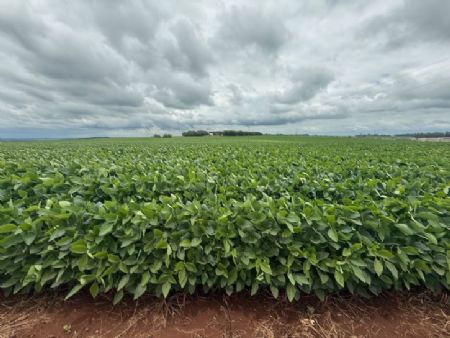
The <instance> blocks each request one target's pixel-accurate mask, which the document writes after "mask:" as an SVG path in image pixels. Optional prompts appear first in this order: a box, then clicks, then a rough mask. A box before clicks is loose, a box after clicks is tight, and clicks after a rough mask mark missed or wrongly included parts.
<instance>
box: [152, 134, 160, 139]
mask: <svg viewBox="0 0 450 338" xmlns="http://www.w3.org/2000/svg"><path fill="white" fill-rule="evenodd" d="M153 137H154V138H160V137H161V135H159V134H155V135H153Z"/></svg>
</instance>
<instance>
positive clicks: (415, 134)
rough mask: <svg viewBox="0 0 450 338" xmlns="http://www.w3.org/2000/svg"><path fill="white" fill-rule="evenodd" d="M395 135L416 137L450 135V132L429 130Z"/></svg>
mask: <svg viewBox="0 0 450 338" xmlns="http://www.w3.org/2000/svg"><path fill="white" fill-rule="evenodd" d="M395 136H400V137H402V136H404V137H416V138H422V137H424V138H434V137H450V132H448V131H447V132H431V133H408V134H397V135H395Z"/></svg>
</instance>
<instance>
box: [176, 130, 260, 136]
mask: <svg viewBox="0 0 450 338" xmlns="http://www.w3.org/2000/svg"><path fill="white" fill-rule="evenodd" d="M210 134H211V135H217V136H256V135H263V133H260V132H259V131H242V130H223V131H213V132H211V133H209V132H207V131H206V130H189V131H185V132H184V133H182V134H181V135H183V136H207V135H210Z"/></svg>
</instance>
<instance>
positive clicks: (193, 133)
mask: <svg viewBox="0 0 450 338" xmlns="http://www.w3.org/2000/svg"><path fill="white" fill-rule="evenodd" d="M181 135H183V136H187V137H189V136H207V135H209V133H208V132H207V131H206V130H188V131H185V132H184V133H182V134H181Z"/></svg>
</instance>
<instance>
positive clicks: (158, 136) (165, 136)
mask: <svg viewBox="0 0 450 338" xmlns="http://www.w3.org/2000/svg"><path fill="white" fill-rule="evenodd" d="M153 137H154V138H161V135H159V134H155V135H153ZM162 137H163V138H170V137H172V134H164V135H163V136H162Z"/></svg>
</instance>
